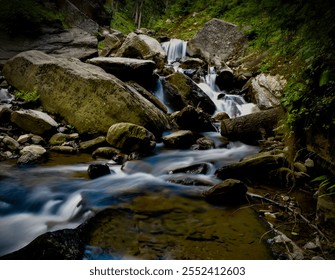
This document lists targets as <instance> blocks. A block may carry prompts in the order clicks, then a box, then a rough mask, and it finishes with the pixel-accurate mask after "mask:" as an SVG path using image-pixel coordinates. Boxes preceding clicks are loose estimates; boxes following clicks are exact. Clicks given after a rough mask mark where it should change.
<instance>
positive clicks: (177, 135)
mask: <svg viewBox="0 0 335 280" xmlns="http://www.w3.org/2000/svg"><path fill="white" fill-rule="evenodd" d="M194 138H195V137H194V134H193V133H192V131H190V130H178V131H176V132H173V133H171V134H169V135H166V136H163V137H162V140H163V143H164V145H165V146H166V147H168V148H175V149H187V148H189V147H191V146H192V144H194V141H195V139H194Z"/></svg>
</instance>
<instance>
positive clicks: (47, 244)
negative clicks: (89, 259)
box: [0, 229, 85, 260]
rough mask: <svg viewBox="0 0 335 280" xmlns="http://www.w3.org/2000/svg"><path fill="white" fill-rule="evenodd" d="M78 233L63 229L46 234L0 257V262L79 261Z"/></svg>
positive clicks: (82, 248) (81, 242)
mask: <svg viewBox="0 0 335 280" xmlns="http://www.w3.org/2000/svg"><path fill="white" fill-rule="evenodd" d="M84 244H85V243H84V242H83V239H82V237H81V236H80V231H78V230H76V229H63V230H58V231H54V232H47V233H45V234H42V235H40V236H39V237H37V238H36V239H34V240H33V241H32V242H31V243H29V244H28V245H27V246H25V247H23V248H22V249H20V250H18V251H15V252H13V253H10V254H7V255H5V256H2V257H0V259H2V260H80V259H82V257H83V253H84Z"/></svg>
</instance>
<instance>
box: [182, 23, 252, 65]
mask: <svg viewBox="0 0 335 280" xmlns="http://www.w3.org/2000/svg"><path fill="white" fill-rule="evenodd" d="M246 41H247V40H246V36H245V35H244V33H243V32H242V31H241V30H240V29H239V28H238V26H237V25H235V24H232V23H229V22H225V21H223V20H219V19H216V18H214V19H212V20H210V21H209V22H207V23H206V24H205V25H204V27H203V28H202V29H201V30H200V31H199V32H198V33H197V34H196V35H195V36H194V37H193V38H192V39H191V40H190V41H189V42H188V44H187V53H188V54H189V55H190V56H193V57H200V58H202V59H204V60H205V61H206V62H207V63H208V64H211V65H213V64H215V65H218V64H220V62H226V61H228V60H231V59H233V58H234V57H238V56H240V55H241V54H242V53H243V50H244V48H245V45H246Z"/></svg>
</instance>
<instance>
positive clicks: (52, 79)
mask: <svg viewBox="0 0 335 280" xmlns="http://www.w3.org/2000/svg"><path fill="white" fill-rule="evenodd" d="M3 74H4V75H5V77H6V79H7V80H8V82H9V83H10V84H11V85H13V86H14V87H16V88H17V89H20V90H24V91H31V90H37V91H38V93H39V95H40V101H41V103H42V106H43V107H44V109H45V110H46V111H47V112H51V113H57V114H58V115H60V116H62V117H63V118H64V119H65V121H66V122H67V123H69V124H71V125H73V126H74V127H76V129H77V130H78V132H79V133H92V134H93V133H106V132H107V131H108V129H109V127H110V126H111V125H113V124H115V123H119V122H130V123H134V124H137V125H141V126H144V127H145V128H147V129H149V130H150V131H152V132H153V133H154V134H156V133H157V134H160V133H161V132H162V131H164V130H166V129H167V128H168V127H169V122H168V119H167V117H166V116H165V114H164V113H163V112H162V111H160V110H159V109H157V107H155V106H154V105H153V104H152V103H150V102H149V101H148V100H146V99H145V98H143V97H142V96H141V95H140V94H138V93H136V92H135V91H131V90H130V89H129V88H127V87H126V86H125V84H124V83H123V82H122V81H120V80H119V79H117V78H116V77H115V76H113V75H111V74H108V73H106V72H105V71H104V70H103V69H101V68H100V67H97V66H94V65H91V64H88V63H83V62H81V61H79V60H77V59H65V58H55V57H53V56H50V55H47V54H45V53H42V52H40V51H28V52H23V53H20V54H18V55H17V56H15V57H14V58H12V59H10V60H9V61H8V62H7V63H6V64H5V66H4V68H3Z"/></svg>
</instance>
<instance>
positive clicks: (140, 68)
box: [86, 57, 155, 82]
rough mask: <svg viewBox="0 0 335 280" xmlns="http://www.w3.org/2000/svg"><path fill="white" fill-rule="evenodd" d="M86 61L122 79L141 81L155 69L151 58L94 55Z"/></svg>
mask: <svg viewBox="0 0 335 280" xmlns="http://www.w3.org/2000/svg"><path fill="white" fill-rule="evenodd" d="M86 62H88V63H90V64H93V65H96V66H99V67H101V68H102V69H104V70H105V71H106V72H107V73H110V74H113V75H114V76H116V77H118V78H119V79H121V80H122V81H128V80H134V81H139V82H141V81H142V80H143V79H145V78H150V77H151V76H152V74H153V71H154V69H155V62H153V61H152V60H144V59H136V58H127V57H95V58H91V59H89V60H87V61H86Z"/></svg>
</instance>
